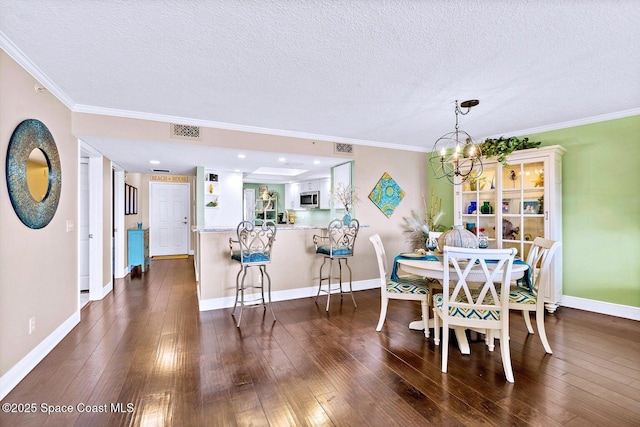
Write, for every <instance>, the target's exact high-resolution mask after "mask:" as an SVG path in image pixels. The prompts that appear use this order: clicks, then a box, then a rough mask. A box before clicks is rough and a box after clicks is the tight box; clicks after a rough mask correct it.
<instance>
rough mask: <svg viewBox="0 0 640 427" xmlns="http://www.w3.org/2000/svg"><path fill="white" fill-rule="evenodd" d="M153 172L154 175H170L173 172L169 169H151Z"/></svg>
mask: <svg viewBox="0 0 640 427" xmlns="http://www.w3.org/2000/svg"><path fill="white" fill-rule="evenodd" d="M150 171H151V172H153V173H169V172H171V170H169V169H150Z"/></svg>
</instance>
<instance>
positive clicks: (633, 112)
mask: <svg viewBox="0 0 640 427" xmlns="http://www.w3.org/2000/svg"><path fill="white" fill-rule="evenodd" d="M638 115H640V108H632V109H630V110H624V111H618V112H616V113H607V114H602V115H600V116H593V117H586V118H584V119H578V120H570V121H568V122H560V123H555V124H551V125H545V126H539V127H535V128H529V129H523V130H518V131H514V132H504V133H502V134H500V135H491V136H487V137H485V138H482V139H487V138H499V137H500V136H504V135H505V134H509V136H523V135H533V134H536V133H542V132H551V131H554V130H560V129H567V128H572V127H576V126H584V125H590V124H594V123H600V122H606V121H609V120H616V119H624V118H625V117H631V116H638Z"/></svg>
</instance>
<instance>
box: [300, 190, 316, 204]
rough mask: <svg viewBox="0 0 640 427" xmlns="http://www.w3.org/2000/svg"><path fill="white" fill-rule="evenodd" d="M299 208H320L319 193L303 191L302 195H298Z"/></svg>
mask: <svg viewBox="0 0 640 427" xmlns="http://www.w3.org/2000/svg"><path fill="white" fill-rule="evenodd" d="M300 207H301V208H317V207H320V192H319V191H305V192H303V193H300Z"/></svg>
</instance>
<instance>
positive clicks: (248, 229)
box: [229, 221, 277, 328]
mask: <svg viewBox="0 0 640 427" xmlns="http://www.w3.org/2000/svg"><path fill="white" fill-rule="evenodd" d="M276 231H277V228H276V224H275V223H274V222H273V221H265V222H264V223H263V224H262V225H261V226H255V225H254V224H253V223H252V222H251V221H242V222H241V223H240V224H238V227H237V230H236V232H237V236H238V240H233V239H232V238H229V248H230V250H231V259H232V260H234V261H237V262H239V263H240V271H239V272H238V275H237V276H236V301H235V303H234V304H233V311H232V312H231V315H232V316H234V313H235V312H236V308H238V306H240V315H239V316H238V323H237V325H236V326H237V327H238V328H239V327H240V322H241V321H242V311H243V310H244V307H245V306H248V307H259V306H262V307H264V310H265V311H266V310H267V301H266V300H265V298H264V286H265V284H264V278H265V276H266V278H267V296H268V305H269V309H270V310H271V315H272V316H273V321H274V322H275V321H276V315H275V314H274V312H273V307H271V277H269V274H268V273H267V264H270V263H271V249H272V248H273V242H274V241H275V238H276ZM234 245H235V246H237V247H238V248H234ZM250 267H258V270H259V271H260V280H259V282H258V284H251V285H247V284H245V278H246V277H247V270H248V269H249V268H250ZM240 274H242V280H240ZM251 289H253V290H256V289H259V290H260V294H259V295H256V293H255V292H254V293H252V294H251V295H252V296H254V298H253V299H250V300H245V291H246V290H251ZM234 317H235V316H234Z"/></svg>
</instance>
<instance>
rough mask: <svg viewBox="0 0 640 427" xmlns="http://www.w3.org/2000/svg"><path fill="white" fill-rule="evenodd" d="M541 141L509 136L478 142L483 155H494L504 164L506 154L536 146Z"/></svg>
mask: <svg viewBox="0 0 640 427" xmlns="http://www.w3.org/2000/svg"><path fill="white" fill-rule="evenodd" d="M540 144H542V141H529V138H522V139H520V138H518V137H515V136H510V137H508V138H505V137H504V136H501V137H500V138H487V139H485V140H484V142H482V143H481V144H480V150H481V152H482V155H483V156H484V157H495V158H496V160H498V161H499V162H500V163H502V164H505V165H506V162H505V160H506V159H507V156H508V155H509V154H511V153H513V152H514V151H517V150H525V149H527V148H538V147H539V146H540Z"/></svg>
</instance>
